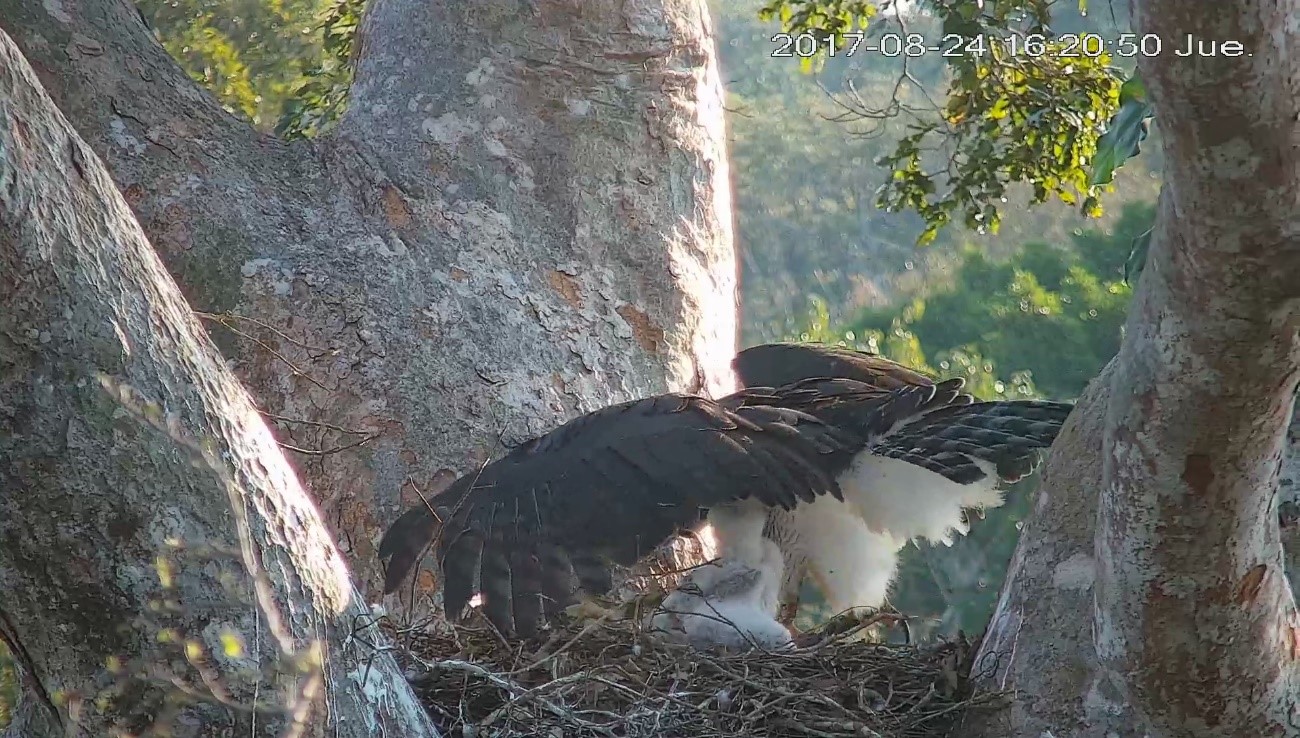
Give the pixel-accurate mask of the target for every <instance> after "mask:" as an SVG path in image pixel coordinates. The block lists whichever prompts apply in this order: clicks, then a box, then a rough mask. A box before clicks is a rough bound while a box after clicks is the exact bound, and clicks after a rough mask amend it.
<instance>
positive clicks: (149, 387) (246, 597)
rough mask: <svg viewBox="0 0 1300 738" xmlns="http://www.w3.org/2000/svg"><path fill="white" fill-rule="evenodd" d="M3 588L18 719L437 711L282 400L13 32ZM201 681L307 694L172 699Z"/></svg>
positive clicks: (1, 617) (410, 718)
mask: <svg viewBox="0 0 1300 738" xmlns="http://www.w3.org/2000/svg"><path fill="white" fill-rule="evenodd" d="M101 378H105V379H107V381H108V382H109V384H110V385H112V386H113V387H114V388H115V389H114V392H112V393H110V392H108V391H106V389H105V386H102V385H101ZM132 388H133V390H132ZM131 391H135V392H138V393H139V394H140V395H142V396H143V397H142V398H140V397H137V396H136V395H123V394H121V393H122V392H131ZM140 412H143V413H144V415H143V416H139V415H138V413H140ZM150 418H152V420H153V423H154V425H156V426H160V428H154V427H152V426H151V425H150V424H148V423H146V422H145V421H146V420H147V419H150ZM160 431H161V432H160ZM177 440H180V441H182V443H180V444H178V443H177V442H176V441H177ZM185 443H189V444H193V445H194V447H193V448H192V449H190V450H188V451H186V450H185V449H186V448H187V446H186V445H185ZM205 457H206V458H208V461H209V463H210V464H211V468H204V467H202V466H200V467H198V468H196V467H195V466H194V465H192V464H191V463H187V462H192V461H199V460H201V459H203V458H205ZM177 544H181V545H183V548H180V547H178V545H177ZM249 573H252V574H253V575H254V576H253V577H250V576H248V574H249ZM250 581H251V582H256V583H258V586H255V587H250ZM0 593H2V594H3V598H2V599H0V639H3V641H4V642H5V643H6V644H7V645H8V646H9V647H10V650H11V651H12V652H13V654H14V656H15V658H16V659H17V661H18V663H19V665H20V667H21V671H22V673H23V675H24V678H25V680H26V686H28V687H29V690H28V692H29V694H31V695H35V696H37V697H38V699H37V700H25V701H24V703H23V706H22V713H23V714H22V715H21V716H20V719H19V723H18V724H17V725H16V726H15V727H13V728H12V729H11V730H10V731H9V734H13V735H23V736H24V737H25V738H26V737H27V736H31V737H32V738H37V737H40V736H54V735H60V736H62V735H67V736H80V735H85V736H105V735H110V734H112V733H111V729H112V728H122V729H124V730H126V731H128V734H138V733H140V732H141V731H143V730H144V729H145V728H146V727H148V726H149V725H151V724H156V723H158V722H163V721H166V722H168V723H169V724H171V725H172V726H173V730H172V733H171V734H173V735H178V736H199V735H202V736H216V735H235V734H237V735H250V736H268V737H270V736H283V735H293V734H294V733H286V732H285V729H286V726H287V725H289V724H292V723H294V722H298V721H301V725H300V727H301V729H302V732H300V733H298V734H301V735H320V736H323V735H327V734H328V735H331V736H355V737H356V738H362V736H374V735H381V734H382V735H403V736H434V735H436V731H435V730H434V727H433V725H432V724H431V723H430V721H429V718H428V716H427V715H426V714H425V713H424V712H423V709H422V708H421V707H420V706H419V704H418V703H417V702H416V701H415V699H414V695H413V694H412V693H411V691H410V688H409V686H408V685H407V683H406V681H405V679H404V678H403V676H402V674H401V672H400V671H399V670H398V669H397V667H396V665H395V664H394V663H393V661H392V659H391V658H389V657H388V656H387V655H386V654H384V653H382V652H379V651H376V650H375V646H376V645H377V640H378V634H377V632H375V630H374V628H373V627H368V625H369V622H370V621H369V620H368V619H367V618H368V617H369V610H368V608H367V607H366V603H365V601H364V600H363V599H362V598H361V596H360V594H359V593H358V592H357V591H356V589H355V588H354V587H353V586H352V583H351V580H350V577H349V574H348V570H347V565H346V563H345V562H344V560H343V557H342V556H341V555H340V554H339V552H338V549H337V548H336V547H335V546H334V543H333V541H331V540H330V537H329V533H328V531H327V529H326V528H325V526H324V525H323V523H322V521H321V519H320V517H319V515H318V513H317V511H316V508H315V507H314V506H313V505H312V502H311V500H310V499H309V498H308V497H307V495H306V493H305V492H304V490H303V488H302V486H301V485H300V484H299V483H298V480H297V478H296V477H295V475H294V473H293V471H292V470H291V469H290V467H289V465H288V463H287V462H286V460H285V458H284V456H283V455H282V453H281V452H280V449H279V448H278V447H277V445H276V443H275V440H274V438H273V437H272V435H271V433H270V431H269V429H268V428H267V426H266V423H265V422H264V421H263V419H262V418H261V417H259V415H258V413H257V410H256V409H255V408H254V406H253V403H252V401H251V400H250V398H249V396H248V395H247V393H246V392H245V391H244V390H243V389H242V388H241V387H240V386H239V383H238V381H237V380H236V379H235V378H234V376H233V375H232V374H231V373H230V371H229V370H228V369H227V368H226V366H225V363H224V362H223V360H222V357H221V355H220V353H219V352H218V351H217V349H216V347H215V346H214V345H213V344H212V343H211V341H210V340H209V339H208V338H207V336H206V335H205V334H204V332H203V328H202V326H201V325H200V324H199V322H198V320H197V319H196V318H195V317H194V315H193V314H192V313H191V311H190V309H189V307H188V306H187V305H186V303H185V300H184V299H183V298H182V297H181V294H180V291H179V290H178V289H177V288H176V285H175V283H174V282H173V281H172V279H171V278H170V277H169V276H168V275H167V273H166V271H165V270H164V268H163V265H162V263H161V262H160V261H159V260H158V258H157V256H156V255H155V254H154V252H153V250H152V249H151V248H150V246H149V242H148V241H147V240H146V239H145V237H144V234H143V233H142V232H141V230H140V228H139V226H138V225H137V224H136V222H135V220H134V218H133V217H132V215H131V212H130V210H129V209H128V208H127V206H126V203H125V202H124V201H123V200H122V197H121V196H120V195H119V194H118V192H117V190H116V189H115V188H114V186H113V182H112V180H111V179H110V178H109V176H108V173H107V172H106V171H105V169H104V166H103V164H102V163H101V162H100V161H99V159H98V157H96V156H95V155H94V153H93V152H92V151H91V150H90V149H89V147H87V146H86V144H85V143H84V142H83V141H82V140H81V139H80V137H79V136H77V134H76V132H75V131H74V130H73V129H72V127H71V125H69V124H68V122H67V120H66V119H65V118H64V117H63V116H62V115H61V114H60V113H59V112H58V110H57V109H56V108H55V107H54V104H53V102H52V101H51V100H50V98H49V97H48V96H47V95H46V94H45V93H44V91H43V90H42V89H41V87H40V84H39V82H38V81H37V79H36V75H35V74H34V72H33V71H32V69H31V67H30V66H28V64H27V63H26V61H24V60H23V58H22V56H21V55H20V54H19V52H18V49H17V47H15V46H14V45H13V43H12V41H11V40H10V39H9V37H8V36H7V35H6V34H4V33H3V32H0ZM230 638H234V639H235V640H233V641H229V640H227V639H230ZM240 641H242V642H243V644H244V645H243V646H242V647H241V646H238V644H239V642H240ZM313 643H316V644H318V645H319V647H320V650H318V651H317V650H313V646H312V644H313ZM242 669H252V670H253V674H254V675H253V676H250V673H249V672H245V671H241V670H242ZM322 669H323V671H322ZM117 672H121V673H122V677H120V678H119V677H115V673H117ZM263 672H265V673H266V674H267V676H268V678H267V679H265V680H264V679H262V678H261V675H262V673H263ZM132 677H139V678H138V679H136V678H132ZM322 679H323V680H322ZM116 687H120V688H121V689H117V690H116V691H115V688H116ZM280 689H283V690H284V691H283V693H281V692H280V691H279V690H280ZM186 690H188V691H193V692H196V693H199V694H200V695H201V696H202V697H204V698H206V699H208V700H216V699H226V700H230V701H232V702H235V703H239V704H243V705H245V706H251V705H254V703H255V700H256V701H260V702H263V703H267V704H269V705H271V706H272V707H273V708H274V706H275V705H277V703H278V704H279V706H280V708H281V710H283V709H284V708H285V707H286V706H290V705H293V704H294V702H293V700H294V699H297V700H300V705H305V706H306V707H305V708H304V709H305V710H306V711H305V712H302V713H299V714H294V715H284V714H278V713H277V711H276V710H275V709H272V710H270V711H268V712H264V713H262V714H260V715H259V714H257V713H253V712H244V711H242V710H240V709H233V710H229V711H227V710H226V709H224V708H221V707H215V708H214V707H212V706H211V705H210V704H209V702H204V701H199V702H197V703H195V704H193V705H188V706H183V707H177V709H176V710H175V712H176V714H174V715H172V716H170V718H169V717H168V716H167V712H168V707H167V706H166V705H167V702H168V700H169V699H171V698H173V697H176V696H178V695H180V694H182V693H183V692H184V691H186ZM326 693H328V698H329V700H328V703H325V702H322V700H321V699H320V698H319V697H320V695H322V694H326ZM105 698H107V699H105ZM188 701H189V700H184V701H183V702H188ZM327 705H328V707H327ZM341 717H342V718H344V719H340V718H341ZM327 726H328V730H327V729H326V728H327ZM51 729H54V730H51ZM19 730H21V731H22V732H21V733H15V731H19ZM227 731H229V732H227Z"/></svg>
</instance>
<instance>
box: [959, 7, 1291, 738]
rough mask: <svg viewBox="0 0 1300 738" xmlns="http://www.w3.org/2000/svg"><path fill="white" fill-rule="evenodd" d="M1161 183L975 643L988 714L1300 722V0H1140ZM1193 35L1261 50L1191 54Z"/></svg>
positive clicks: (1153, 724)
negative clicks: (1149, 46)
mask: <svg viewBox="0 0 1300 738" xmlns="http://www.w3.org/2000/svg"><path fill="white" fill-rule="evenodd" d="M1135 16H1136V17H1135V24H1134V25H1135V27H1136V28H1137V30H1138V33H1156V34H1159V35H1160V36H1161V37H1162V38H1163V39H1164V40H1165V47H1166V49H1167V50H1168V52H1167V53H1165V54H1164V55H1162V56H1160V57H1155V58H1143V59H1140V60H1139V68H1140V70H1141V73H1142V76H1143V78H1144V80H1145V81H1146V83H1147V86H1148V89H1149V90H1150V93H1151V96H1152V99H1153V101H1154V103H1155V105H1156V109H1157V114H1158V116H1159V119H1160V121H1161V131H1162V133H1163V145H1164V147H1165V161H1166V162H1167V165H1166V173H1165V182H1166V184H1165V189H1164V191H1163V193H1162V196H1161V207H1160V212H1159V216H1158V220H1157V226H1156V231H1155V233H1154V237H1153V240H1152V246H1151V251H1150V254H1149V256H1148V263H1147V266H1146V268H1145V270H1144V271H1143V273H1142V277H1141V281H1140V284H1139V285H1138V289H1137V292H1136V295H1135V299H1134V303H1133V307H1132V309H1131V313H1130V317H1129V320H1128V323H1127V326H1126V333H1125V336H1124V340H1123V343H1122V346H1121V349H1120V352H1119V355H1118V356H1117V357H1116V358H1115V360H1114V361H1113V362H1112V363H1111V365H1110V366H1109V367H1108V368H1107V371H1106V372H1105V373H1104V374H1103V375H1102V376H1101V377H1100V378H1098V379H1097V380H1096V381H1095V382H1094V383H1093V384H1092V386H1091V387H1090V388H1089V390H1088V392H1087V393H1086V394H1085V396H1084V398H1083V399H1082V400H1081V402H1080V405H1079V409H1078V410H1077V411H1076V414H1075V417H1074V418H1073V419H1072V421H1071V422H1070V423H1069V426H1068V427H1067V428H1066V430H1065V431H1064V432H1063V433H1062V435H1061V437H1060V438H1059V439H1058V441H1057V443H1056V446H1055V450H1054V453H1053V456H1052V459H1051V460H1050V461H1049V463H1048V465H1047V468H1046V470H1045V473H1044V476H1043V481H1042V485H1041V490H1040V493H1039V498H1038V501H1037V504H1036V507H1035V510H1034V514H1033V517H1032V518H1031V520H1030V521H1028V523H1027V525H1026V526H1025V531H1024V533H1023V536H1022V540H1021V543H1020V547H1019V549H1018V550H1017V552H1016V555H1015V558H1014V561H1013V565H1012V572H1011V574H1010V576H1009V577H1008V580H1007V585H1006V586H1005V588H1004V591H1003V593H1002V597H1001V600H1000V602H999V605H998V610H997V614H996V615H995V617H994V620H993V623H992V625H991V627H990V631H989V634H988V637H987V638H986V640H985V642H984V645H983V647H982V653H981V661H980V666H981V667H984V668H986V669H987V672H986V673H984V674H983V676H984V679H983V683H984V685H985V686H988V687H1004V688H1012V689H1015V690H1016V697H1017V699H1016V701H1015V703H1014V706H1013V707H1012V708H1011V709H1010V710H1008V711H1007V713H1005V714H1003V715H1001V716H1000V719H999V720H998V721H995V722H994V723H991V724H990V725H989V726H985V731H984V733H985V734H986V735H990V736H992V735H996V736H1000V737H1003V736H1013V737H1016V738H1019V737H1021V736H1024V737H1026V738H1028V737H1029V736H1033V738H1040V737H1041V736H1044V735H1048V734H1050V735H1052V736H1055V737H1056V738H1068V737H1073V736H1078V737H1079V738H1083V737H1084V736H1089V737H1091V736H1102V735H1105V736H1124V737H1127V736H1133V737H1134V738H1136V737H1138V736H1143V737H1149V738H1166V737H1170V738H1172V737H1173V736H1178V737H1180V738H1182V737H1190V736H1196V737H1200V736H1205V737H1206V738H1209V737H1210V736H1214V737H1216V738H1218V737H1226V736H1231V737H1234V738H1236V737H1240V738H1254V737H1255V736H1295V735H1300V697H1297V695H1300V691H1298V690H1300V680H1297V670H1296V659H1297V658H1300V620H1298V619H1297V616H1296V609H1295V603H1294V599H1293V596H1292V593H1291V590H1290V587H1289V585H1288V582H1287V577H1286V576H1285V574H1284V572H1285V569H1284V561H1283V555H1282V547H1281V539H1280V535H1279V526H1278V524H1277V519H1278V518H1277V512H1278V503H1279V476H1280V475H1279V470H1280V468H1281V467H1282V465H1283V455H1284V446H1285V442H1286V432H1287V426H1288V422H1289V419H1290V418H1291V414H1292V411H1293V408H1294V403H1295V393H1296V383H1297V377H1298V373H1297V361H1298V360H1300V355H1298V354H1300V338H1298V335H1297V332H1298V330H1300V288H1298V287H1297V285H1300V207H1298V205H1300V203H1298V202H1297V199H1296V193H1297V192H1300V102H1298V101H1300V56H1297V55H1296V50H1297V47H1298V45H1300V29H1297V27H1296V24H1295V19H1296V18H1300V3H1297V2H1294V0H1292V1H1289V2H1280V3H1261V2H1249V1H1247V0H1237V1H1236V2H1228V3H1217V2H1216V3H1211V2H1191V3H1189V2H1185V1H1183V0H1179V1H1177V2H1175V1H1174V0H1146V2H1139V3H1136V10H1135ZM1186 34H1192V35H1193V36H1194V37H1196V38H1197V39H1200V40H1202V41H1218V42H1223V41H1238V42H1240V43H1242V44H1243V45H1244V47H1245V49H1246V50H1248V51H1249V52H1250V53H1251V54H1252V55H1251V56H1239V57H1232V56H1227V55H1224V54H1222V53H1220V54H1218V55H1216V56H1212V57H1204V58H1195V59H1192V58H1180V57H1177V56H1175V55H1174V54H1173V53H1172V50H1173V48H1174V46H1175V45H1179V46H1181V44H1183V43H1184V38H1185V36H1186Z"/></svg>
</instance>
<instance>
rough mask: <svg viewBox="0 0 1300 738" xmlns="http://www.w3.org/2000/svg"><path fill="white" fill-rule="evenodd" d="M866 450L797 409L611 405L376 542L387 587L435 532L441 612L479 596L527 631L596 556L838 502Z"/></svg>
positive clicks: (595, 579)
mask: <svg viewBox="0 0 1300 738" xmlns="http://www.w3.org/2000/svg"><path fill="white" fill-rule="evenodd" d="M861 446H862V442H861V440H860V439H859V438H858V437H857V436H856V435H855V434H854V433H851V432H846V431H843V430H841V429H838V428H836V427H834V426H831V425H827V424H825V423H822V422H820V421H818V420H817V419H816V418H813V417H812V416H810V415H807V414H805V413H802V412H800V411H799V410H797V409H793V408H783V407H771V406H762V405H758V404H751V405H747V406H743V407H736V408H734V409H728V408H726V407H724V406H722V405H720V404H718V403H715V402H712V401H710V400H706V399H703V398H698V397H690V396H685V395H662V396H659V397H654V398H650V399H646V400H640V401H637V402H630V403H624V404H622V405H615V406H612V407H608V408H605V409H603V410H600V411H597V412H595V413H591V414H589V415H585V416H583V417H580V418H578V419H576V420H573V421H571V422H569V423H567V424H565V425H564V426H561V427H560V428H557V429H556V430H554V431H552V432H550V433H548V434H546V435H544V436H541V437H540V438H537V439H534V440H532V441H529V442H528V443H526V444H524V445H522V446H520V447H518V448H515V449H514V450H512V451H511V452H510V453H509V454H508V455H506V456H505V457H503V458H501V459H500V460H498V461H495V462H493V463H491V464H488V465H487V466H486V467H484V468H483V469H482V470H481V472H479V473H476V474H470V475H466V476H465V477H463V478H461V479H459V480H457V481H456V482H455V483H453V484H452V486H451V487H450V488H449V489H448V490H447V491H446V492H444V493H442V494H440V495H439V496H438V497H437V498H435V499H434V500H433V503H434V504H435V505H437V506H438V509H439V511H440V514H439V515H438V516H435V514H434V511H432V510H430V509H428V508H427V507H425V506H420V507H417V508H415V509H412V510H409V511H407V512H406V513H405V514H403V515H402V516H401V517H400V518H398V520H397V521H396V522H395V523H394V524H393V526H392V527H391V528H390V529H389V530H388V532H387V533H385V535H384V538H383V540H382V541H381V542H380V544H379V554H380V556H381V557H383V558H388V559H389V561H388V568H387V572H386V578H385V591H393V590H394V589H396V588H397V586H398V584H400V582H401V581H402V580H403V579H404V578H405V577H406V576H407V574H408V573H409V572H410V571H411V569H412V568H413V567H414V566H415V564H416V562H417V561H418V560H419V558H420V556H422V555H423V552H424V549H425V548H426V547H427V546H428V544H429V542H430V540H431V539H433V538H435V537H437V538H438V542H437V543H438V545H437V548H438V553H439V558H440V560H441V562H442V569H443V576H444V588H443V598H444V604H445V606H446V609H447V612H448V614H449V615H450V616H453V617H454V616H457V615H459V614H460V612H461V610H462V609H463V608H464V607H465V605H466V604H467V603H468V601H469V599H470V598H471V597H472V595H473V594H474V593H475V591H480V592H481V593H482V595H483V602H484V611H485V613H486V614H487V615H488V617H489V618H490V619H491V620H492V621H493V622H494V623H495V624H496V625H497V626H498V627H499V628H501V629H502V630H503V631H506V632H519V633H521V634H525V635H527V634H530V633H532V632H534V631H535V626H536V623H537V620H538V619H539V617H540V616H541V615H542V614H543V613H545V612H551V611H554V610H555V609H558V608H559V607H562V606H563V605H565V604H568V602H569V601H571V599H572V597H573V595H574V594H575V592H576V590H577V588H578V585H579V584H583V585H586V586H588V587H596V586H599V585H600V584H602V582H600V581H599V578H600V576H601V574H600V571H601V570H602V568H603V567H601V566H600V565H599V561H598V560H599V559H607V560H610V561H613V562H617V563H619V564H623V565H630V564H632V563H635V561H636V560H637V559H638V558H639V557H640V556H641V555H643V554H645V553H647V552H649V551H650V550H652V549H653V548H654V547H655V546H656V545H658V544H659V543H661V542H662V541H663V540H664V539H666V538H667V537H668V536H670V535H671V534H673V533H674V532H676V531H677V530H678V529H680V528H683V527H686V526H690V525H693V524H695V523H697V522H698V521H699V520H700V519H701V516H702V511H704V510H707V509H708V508H710V507H712V506H715V505H718V504H721V503H724V502H727V501H731V500H736V499H741V498H745V497H750V496H752V497H755V498H757V499H758V500H760V501H762V502H763V503H764V504H766V505H769V506H773V507H776V506H780V507H785V508H789V507H792V506H793V505H795V504H796V503H797V501H799V500H811V499H813V498H814V497H816V496H817V495H823V494H832V495H836V496H839V495H840V491H839V487H838V485H837V484H836V481H835V478H836V474H837V473H838V472H839V471H840V470H842V469H843V468H844V467H845V466H846V465H847V464H848V463H850V461H851V459H852V455H853V453H854V452H855V451H857V450H858V449H860V448H861ZM439 517H441V518H442V519H443V520H444V521H445V522H444V523H443V524H441V525H440V524H439V522H438V518H439ZM584 580H585V581H584Z"/></svg>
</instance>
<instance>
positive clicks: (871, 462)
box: [839, 451, 1002, 545]
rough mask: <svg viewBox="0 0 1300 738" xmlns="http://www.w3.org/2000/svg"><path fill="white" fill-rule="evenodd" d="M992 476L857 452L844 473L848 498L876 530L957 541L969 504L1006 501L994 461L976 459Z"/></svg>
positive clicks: (842, 480)
mask: <svg viewBox="0 0 1300 738" xmlns="http://www.w3.org/2000/svg"><path fill="white" fill-rule="evenodd" d="M976 463H977V464H979V465H980V468H982V469H983V470H984V472H985V473H986V474H987V476H986V477H985V478H984V479H981V480H980V481H978V482H975V483H973V484H957V483H956V482H952V481H949V480H947V479H945V478H944V477H943V476H941V475H939V474H936V473H934V472H932V471H928V470H926V469H922V468H921V467H919V466H915V465H913V464H909V463H907V462H906V461H899V460H898V459H890V458H886V457H883V456H876V455H874V454H872V453H870V452H869V451H864V452H862V453H860V454H858V455H857V457H856V458H854V460H853V464H852V466H850V467H849V468H848V469H847V470H846V471H845V472H844V473H843V474H841V475H840V477H839V483H840V488H841V489H842V490H843V491H844V501H845V502H847V503H848V504H850V505H852V506H853V507H854V508H855V509H856V511H857V514H858V515H859V516H860V517H861V519H862V520H864V521H866V523H867V526H868V527H869V528H871V530H873V531H875V532H878V533H888V534H889V535H891V536H893V537H894V538H897V539H900V540H901V541H903V542H904V543H906V542H907V541H910V540H912V539H914V538H924V539H926V540H928V541H930V542H931V543H944V544H947V545H951V544H952V541H953V534H954V533H961V534H962V535H965V534H966V533H967V532H968V531H969V530H970V526H969V525H968V524H967V523H966V522H964V521H963V520H962V509H963V508H976V509H987V508H994V507H998V506H1000V505H1001V504H1002V491H1001V490H999V489H998V477H997V473H996V471H995V469H994V467H993V465H992V464H990V463H988V462H986V461H979V460H976Z"/></svg>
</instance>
